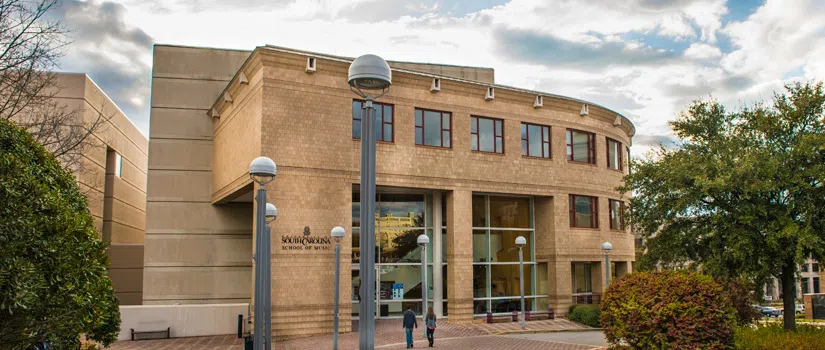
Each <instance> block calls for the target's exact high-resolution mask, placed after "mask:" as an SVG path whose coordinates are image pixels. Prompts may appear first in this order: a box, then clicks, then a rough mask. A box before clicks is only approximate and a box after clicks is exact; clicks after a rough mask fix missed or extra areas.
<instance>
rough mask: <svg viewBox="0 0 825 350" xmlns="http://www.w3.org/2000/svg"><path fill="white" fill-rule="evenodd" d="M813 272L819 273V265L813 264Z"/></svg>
mask: <svg viewBox="0 0 825 350" xmlns="http://www.w3.org/2000/svg"><path fill="white" fill-rule="evenodd" d="M811 271H812V272H819V263H813V264H811Z"/></svg>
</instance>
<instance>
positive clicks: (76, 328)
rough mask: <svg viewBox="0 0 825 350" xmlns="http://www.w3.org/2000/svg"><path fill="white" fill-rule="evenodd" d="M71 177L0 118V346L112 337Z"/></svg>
mask: <svg viewBox="0 0 825 350" xmlns="http://www.w3.org/2000/svg"><path fill="white" fill-rule="evenodd" d="M107 264H108V258H107V257H106V245H105V244H104V243H103V242H102V241H101V240H100V239H99V238H98V232H97V230H96V229H95V225H94V219H93V217H92V215H91V214H90V213H89V208H88V204H87V202H86V197H85V196H84V195H83V193H82V192H81V190H80V188H79V187H78V185H77V183H76V182H75V177H74V176H73V175H72V174H71V173H69V172H67V171H66V170H64V169H63V168H62V167H61V166H60V164H59V163H58V162H57V160H56V159H55V157H54V156H53V155H52V154H50V153H48V152H47V151H46V150H45V149H44V148H43V146H41V145H40V144H38V143H37V142H35V141H34V140H33V139H32V137H31V136H30V135H29V134H28V133H27V132H25V131H23V130H21V129H20V128H18V127H16V126H15V125H14V124H11V123H10V122H8V121H7V120H6V119H4V118H0V308H2V316H0V348H2V349H32V348H33V344H34V343H35V342H37V341H39V340H47V341H49V342H50V343H51V344H52V345H53V348H56V349H77V348H78V346H79V345H80V336H81V334H85V335H86V338H87V339H90V340H94V341H98V342H100V343H103V345H108V344H109V343H111V342H113V341H115V340H116V339H117V335H118V333H119V330H120V311H119V309H118V303H117V298H116V296H115V291H114V287H113V286H112V282H111V281H110V280H109V277H108V275H107V271H106V266H107Z"/></svg>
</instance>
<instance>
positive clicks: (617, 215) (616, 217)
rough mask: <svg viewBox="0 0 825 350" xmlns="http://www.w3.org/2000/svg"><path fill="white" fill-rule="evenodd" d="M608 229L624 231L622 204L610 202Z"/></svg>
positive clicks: (615, 201) (614, 201) (620, 202)
mask: <svg viewBox="0 0 825 350" xmlns="http://www.w3.org/2000/svg"><path fill="white" fill-rule="evenodd" d="M610 229H611V230H624V202H622V201H617V200H613V199H611V200H610Z"/></svg>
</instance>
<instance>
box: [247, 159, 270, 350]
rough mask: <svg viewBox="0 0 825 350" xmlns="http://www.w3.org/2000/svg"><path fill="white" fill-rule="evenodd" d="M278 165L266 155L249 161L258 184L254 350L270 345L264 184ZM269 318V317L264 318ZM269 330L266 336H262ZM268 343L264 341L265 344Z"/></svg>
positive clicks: (268, 255)
mask: <svg viewBox="0 0 825 350" xmlns="http://www.w3.org/2000/svg"><path fill="white" fill-rule="evenodd" d="M276 174H277V168H276V167H275V162H273V161H272V159H269V158H267V157H258V158H255V160H253V161H252V163H251V164H249V177H251V178H252V181H254V182H255V183H257V184H258V195H257V196H256V197H255V200H256V201H257V203H256V204H257V208H256V211H257V212H256V213H255V315H254V318H255V329H254V334H253V338H252V344H253V346H254V348H255V349H256V350H261V349H267V346H271V345H270V344H269V343H270V342H269V341H267V339H271V337H272V334H271V333H272V328H271V325H270V322H271V320H272V310H271V304H270V303H269V302H268V301H269V293H270V290H269V289H268V288H267V287H268V286H269V279H270V271H269V269H270V266H269V259H270V254H271V250H269V249H268V248H267V247H269V230H268V229H267V228H266V226H267V224H266V184H268V183H270V182H272V180H275V175H276ZM267 320H269V321H267ZM265 333H269V337H266V336H265ZM264 344H267V345H264Z"/></svg>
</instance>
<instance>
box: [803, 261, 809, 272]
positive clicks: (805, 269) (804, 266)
mask: <svg viewBox="0 0 825 350" xmlns="http://www.w3.org/2000/svg"><path fill="white" fill-rule="evenodd" d="M802 272H808V263H804V264H802Z"/></svg>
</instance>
